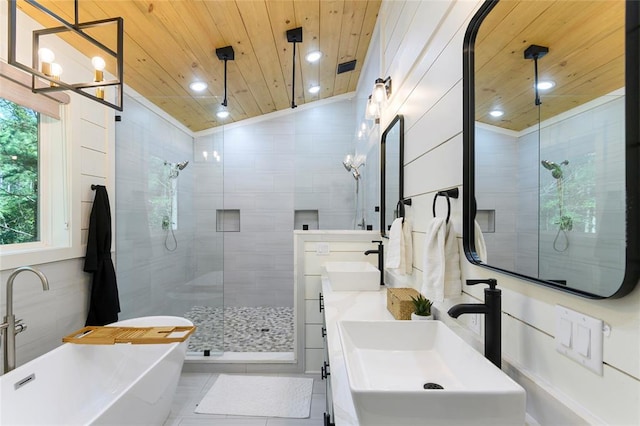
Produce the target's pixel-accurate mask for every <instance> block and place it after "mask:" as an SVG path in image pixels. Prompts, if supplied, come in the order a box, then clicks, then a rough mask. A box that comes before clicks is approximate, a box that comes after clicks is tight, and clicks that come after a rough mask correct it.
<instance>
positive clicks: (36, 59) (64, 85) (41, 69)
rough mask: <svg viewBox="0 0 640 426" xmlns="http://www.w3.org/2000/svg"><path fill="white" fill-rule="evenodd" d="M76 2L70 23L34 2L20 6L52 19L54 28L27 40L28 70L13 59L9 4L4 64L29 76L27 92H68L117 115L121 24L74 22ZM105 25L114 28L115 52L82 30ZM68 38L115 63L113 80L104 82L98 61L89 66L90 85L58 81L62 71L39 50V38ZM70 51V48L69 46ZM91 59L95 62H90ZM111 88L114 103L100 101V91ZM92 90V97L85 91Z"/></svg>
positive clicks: (12, 3) (13, 17) (13, 9)
mask: <svg viewBox="0 0 640 426" xmlns="http://www.w3.org/2000/svg"><path fill="white" fill-rule="evenodd" d="M78 1H79V0H74V12H75V14H74V16H75V19H74V21H73V22H68V21H66V20H64V19H62V18H61V17H60V16H58V15H56V14H55V13H54V12H52V11H50V10H49V9H47V8H46V7H44V6H43V5H41V4H40V3H38V2H37V1H36V0H25V1H24V2H21V7H23V8H24V7H26V6H27V5H29V6H32V7H33V8H35V9H36V10H37V11H38V12H40V13H42V14H44V15H46V17H47V19H52V20H54V21H55V22H56V24H58V25H57V26H55V27H51V28H43V29H39V30H35V31H33V34H32V38H31V52H32V55H31V56H32V64H31V66H29V65H26V64H23V63H21V62H19V61H18V59H17V28H18V25H17V16H18V12H17V9H18V8H17V0H9V50H8V52H7V53H8V63H9V64H10V65H12V66H14V67H16V68H19V69H21V70H23V71H26V72H28V73H29V74H31V90H32V91H33V92H34V93H43V92H53V91H61V90H71V91H73V92H75V93H77V94H79V95H82V96H85V97H87V98H89V99H92V100H94V101H97V102H99V103H101V104H104V105H106V106H108V107H111V108H114V109H116V110H118V111H122V99H123V90H122V89H123V73H124V63H123V46H124V20H123V19H122V18H120V17H118V18H110V19H102V20H99V21H92V22H84V23H81V22H79V21H78ZM107 25H115V30H116V50H112V49H111V48H109V47H107V46H105V45H104V44H103V43H102V42H100V41H99V40H97V39H95V38H93V37H91V36H90V35H89V34H88V32H87V31H86V30H88V29H91V28H96V27H105V26H107ZM64 34H71V35H73V36H74V37H80V38H81V39H83V40H84V41H86V42H89V43H90V44H91V45H92V48H95V49H94V50H96V49H97V50H99V51H100V52H102V53H103V54H104V56H105V57H111V58H113V59H114V60H115V74H116V76H115V79H114V80H107V81H105V80H104V68H105V66H106V63H105V60H104V59H103V58H100V59H101V60H102V62H100V63H98V64H97V65H99V66H96V63H94V62H93V60H92V63H93V67H94V78H93V79H91V80H92V81H88V82H80V83H71V82H66V81H64V80H63V79H62V78H61V74H62V67H61V66H60V65H58V64H56V63H54V62H53V61H54V60H55V54H54V53H53V52H52V51H51V50H50V49H46V48H43V49H40V48H39V47H40V38H41V37H44V36H51V35H64ZM72 47H73V46H72ZM94 59H95V58H94ZM42 80H45V81H48V82H49V85H48V86H46V85H43V84H42ZM109 86H113V87H115V89H116V101H115V103H112V102H109V101H106V100H105V99H104V88H105V87H109ZM90 88H95V89H96V91H95V94H93V93H91V92H89V91H87V90H86V89H90Z"/></svg>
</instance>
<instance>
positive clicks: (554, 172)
mask: <svg viewBox="0 0 640 426" xmlns="http://www.w3.org/2000/svg"><path fill="white" fill-rule="evenodd" d="M540 163H541V164H542V166H543V167H544V168H545V169H547V170H551V176H553V177H554V178H555V179H562V175H563V173H562V168H561V167H560V166H566V165H567V164H569V161H568V160H564V161H563V162H561V163H560V165H558V164H556V163H554V162H553V161H548V160H542V161H541V162H540Z"/></svg>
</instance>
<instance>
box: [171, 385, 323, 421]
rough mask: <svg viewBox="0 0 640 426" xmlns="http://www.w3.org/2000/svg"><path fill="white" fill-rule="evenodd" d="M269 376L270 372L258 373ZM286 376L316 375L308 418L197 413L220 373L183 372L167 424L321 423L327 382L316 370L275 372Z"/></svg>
mask: <svg viewBox="0 0 640 426" xmlns="http://www.w3.org/2000/svg"><path fill="white" fill-rule="evenodd" d="M259 375H262V376H266V375H267V374H259ZM275 375H277V376H287V377H311V378H313V395H312V396H311V415H310V417H309V418H308V419H283V418H275V417H246V416H223V415H218V414H196V413H194V412H193V411H194V410H195V408H196V405H197V404H198V403H199V402H200V400H201V399H202V398H204V396H205V395H206V393H207V391H208V390H209V389H210V388H211V386H212V385H213V383H214V382H215V381H216V379H217V378H218V374H211V373H182V375H181V376H180V382H178V389H177V391H176V395H175V397H174V399H173V405H172V406H171V414H169V418H168V419H167V421H166V422H165V426H176V425H180V426H191V425H194V426H200V425H208V426H322V425H323V424H324V422H323V414H324V412H325V382H324V381H322V380H320V376H319V375H315V374H275Z"/></svg>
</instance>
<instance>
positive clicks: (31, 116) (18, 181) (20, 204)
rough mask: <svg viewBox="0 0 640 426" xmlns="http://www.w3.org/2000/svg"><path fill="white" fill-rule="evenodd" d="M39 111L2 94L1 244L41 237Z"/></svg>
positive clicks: (36, 239)
mask: <svg viewBox="0 0 640 426" xmlns="http://www.w3.org/2000/svg"><path fill="white" fill-rule="evenodd" d="M38 128H39V114H38V113H37V112H35V111H34V110H32V109H29V108H26V107H23V106H20V105H18V104H16V103H14V102H11V101H9V100H6V99H3V98H0V245H7V244H19V243H28V242H34V241H39V240H40V229H39V228H40V226H39V225H40V224H39V219H38V211H39V194H38V186H39V185H38V182H39V167H38V165H39V142H38V140H39V138H38V135H39V131H38Z"/></svg>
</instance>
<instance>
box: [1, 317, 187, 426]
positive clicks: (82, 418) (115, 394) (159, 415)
mask: <svg viewBox="0 0 640 426" xmlns="http://www.w3.org/2000/svg"><path fill="white" fill-rule="evenodd" d="M111 325H120V326H127V327H150V326H169V325H176V326H189V325H193V324H192V323H191V321H189V320H187V319H185V318H179V317H167V316H154V317H143V318H136V319H131V320H126V321H120V322H117V323H114V324H111ZM186 348H187V341H185V342H181V343H164V344H151V345H149V344H143V345H131V344H116V345H82V344H72V343H65V344H63V345H61V346H59V347H57V348H56V349H54V350H52V351H51V352H48V353H46V354H44V355H42V356H41V357H39V358H36V359H34V360H33V361H30V362H28V363H27V364H25V365H22V366H20V367H18V368H17V369H15V370H13V371H10V372H9V373H7V374H5V375H3V376H0V397H1V399H2V408H0V424H1V425H6V426H9V425H88V424H96V425H107V424H108V425H134V424H137V425H162V423H163V422H164V421H165V420H166V418H167V417H168V415H169V411H170V409H171V402H172V400H173V395H174V393H175V390H176V386H177V384H178V379H179V378H180V371H181V370H182V364H183V362H184V358H185V354H186Z"/></svg>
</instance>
